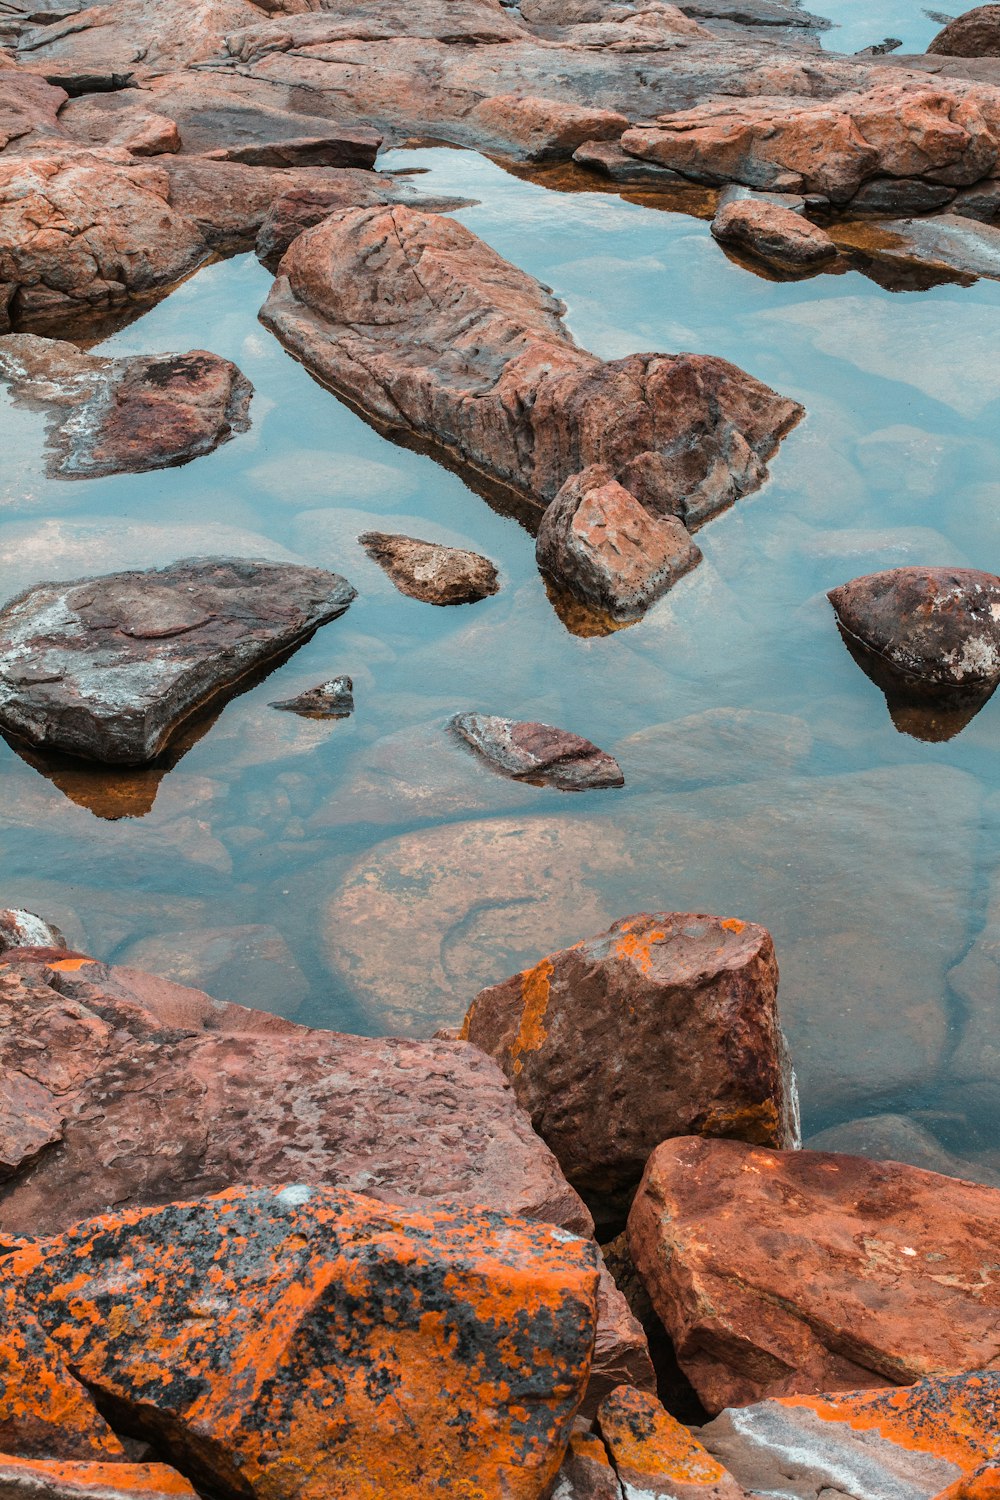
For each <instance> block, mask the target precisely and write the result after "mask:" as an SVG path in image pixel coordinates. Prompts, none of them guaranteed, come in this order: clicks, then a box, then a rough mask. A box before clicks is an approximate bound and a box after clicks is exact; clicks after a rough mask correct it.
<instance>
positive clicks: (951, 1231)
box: [628, 1137, 1000, 1412]
mask: <svg viewBox="0 0 1000 1500" xmlns="http://www.w3.org/2000/svg"><path fill="white" fill-rule="evenodd" d="M998 1235H1000V1191H997V1190H996V1189H995V1188H988V1187H981V1186H979V1185H978V1184H975V1183H971V1182H963V1181H960V1180H958V1179H956V1178H952V1177H942V1176H939V1175H938V1174H937V1173H935V1172H924V1171H921V1170H920V1169H919V1168H917V1167H906V1166H902V1165H900V1164H899V1163H898V1162H874V1161H868V1160H866V1159H865V1158H863V1157H854V1156H837V1155H833V1154H829V1153H827V1152H820V1151H795V1152H774V1151H766V1150H762V1149H760V1148H757V1147H753V1146H745V1145H742V1144H740V1143H738V1142H736V1141H718V1140H707V1139H696V1138H693V1137H691V1138H688V1139H683V1140H676V1141H667V1142H665V1143H664V1144H663V1145H662V1146H660V1147H659V1148H658V1149H657V1150H656V1151H655V1152H654V1153H653V1155H652V1157H651V1158H650V1161H649V1164H648V1166H647V1168H646V1172H645V1175H644V1177H643V1181H642V1185H641V1186H640V1188H639V1191H638V1193H637V1195H636V1198H635V1202H634V1203H633V1205H632V1211H631V1214H630V1216H629V1230H628V1239H629V1250H630V1253H631V1256H632V1260H633V1261H634V1263H635V1266H636V1268H637V1270H638V1271H639V1274H640V1276H641V1277H642V1280H643V1282H644V1283H645V1286H646V1288H647V1290H648V1292H649V1295H650V1297H651V1298H652V1301H653V1305H654V1307H655V1308H656V1311H657V1313H658V1314H659V1316H660V1318H661V1319H662V1321H663V1323H664V1324H665V1326H666V1328H667V1331H668V1332H669V1334H670V1336H671V1338H672V1339H673V1342H674V1345H675V1348H676V1350H677V1357H678V1360H679V1361H680V1365H681V1368H682V1369H683V1370H684V1372H685V1373H686V1374H687V1376H688V1377H689V1379H690V1380H691V1382H692V1384H693V1385H694V1387H695V1389H696V1391H697V1392H698V1395H699V1396H700V1397H701V1400H702V1401H703V1403H704V1404H705V1406H706V1407H707V1409H708V1410H709V1411H711V1412H717V1411H719V1410H721V1408H723V1407H725V1406H742V1405H744V1404H745V1403H747V1402H750V1401H758V1400H761V1399H763V1398H765V1397H769V1396H785V1395H791V1394H794V1395H797V1396H806V1395H809V1394H810V1393H815V1392H823V1391H827V1392H829V1391H849V1390H854V1389H857V1388H859V1387H863V1386H871V1387H875V1386H890V1385H909V1384H910V1383H912V1382H913V1381H915V1380H917V1379H920V1378H921V1377H924V1376H927V1375H932V1374H933V1375H958V1374H962V1373H965V1372H970V1371H974V1370H979V1369H984V1368H985V1369H993V1370H995V1368H996V1364H997V1345H996V1324H997V1317H998V1309H1000V1286H998V1285H997V1283H996V1280H995V1278H994V1277H993V1275H992V1273H991V1272H990V1271H989V1270H988V1269H987V1267H988V1266H990V1265H992V1263H993V1261H994V1260H995V1258H996V1245H997V1239H998Z"/></svg>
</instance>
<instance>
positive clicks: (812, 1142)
mask: <svg viewBox="0 0 1000 1500" xmlns="http://www.w3.org/2000/svg"><path fill="white" fill-rule="evenodd" d="M953 972H954V971H953ZM805 1145H806V1147H807V1148H808V1149H809V1150H810V1151H839V1152H841V1153H843V1154H845V1155H847V1156H867V1157H868V1158H869V1159H870V1160H872V1161H901V1162H905V1163H906V1165H907V1166H910V1167H923V1168H924V1170H925V1171H927V1172H940V1173H941V1174H942V1176H944V1177H964V1178H968V1179H969V1181H970V1182H985V1183H988V1184H990V1185H991V1186H993V1187H998V1186H1000V1178H996V1177H995V1176H994V1174H992V1173H991V1172H989V1170H988V1169H984V1168H983V1167H980V1166H979V1165H978V1164H976V1163H973V1162H970V1161H962V1160H961V1159H960V1158H959V1157H957V1156H953V1155H952V1153H951V1152H950V1151H946V1150H945V1148H944V1146H942V1144H941V1142H940V1141H939V1140H937V1139H936V1138H935V1137H934V1136H933V1135H931V1133H930V1131H929V1130H926V1129H925V1128H924V1126H922V1125H918V1124H917V1122H916V1120H911V1119H908V1118H907V1116H906V1115H868V1116H866V1117H865V1118H864V1119H860V1120H845V1121H844V1122H843V1123H842V1124H840V1125H830V1126H829V1127H828V1128H827V1129H826V1130H820V1131H818V1132H817V1134H816V1135H812V1136H810V1137H809V1139H808V1140H807V1141H806V1142H805Z"/></svg>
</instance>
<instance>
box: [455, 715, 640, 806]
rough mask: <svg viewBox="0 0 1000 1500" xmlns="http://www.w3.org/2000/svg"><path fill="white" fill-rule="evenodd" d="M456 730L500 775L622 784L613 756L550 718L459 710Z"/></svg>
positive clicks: (573, 787)
mask: <svg viewBox="0 0 1000 1500" xmlns="http://www.w3.org/2000/svg"><path fill="white" fill-rule="evenodd" d="M450 727H451V729H452V730H453V732H454V733H455V734H456V735H458V736H459V737H460V738H461V739H462V740H464V741H465V743H466V744H467V745H469V746H470V747H471V748H472V749H473V750H474V751H475V752H476V754H477V755H480V756H482V758H483V759H484V760H485V761H486V762H487V764H488V765H490V766H491V767H492V768H493V770H494V771H498V772H499V773H500V775H501V776H509V777H511V778H512V780H514V781H529V782H531V783H532V784H534V785H535V786H554V787H558V788H559V790H560V791H562V792H583V791H594V790H598V789H600V788H602V787H616V786H624V784H625V778H624V777H623V776H622V773H621V767H620V766H619V764H618V762H617V761H616V760H615V759H614V757H613V756H610V755H608V754H607V753H606V751H604V750H599V749H598V748H597V746H596V745H592V744H591V743H590V741H589V740H585V739H583V738H582V737H581V736H580V735H578V734H571V733H570V732H569V730H567V729H555V728H553V726H552V725H551V724H533V723H520V722H518V721H517V720H514V719H501V718H498V717H497V716H496V715H495V714H456V715H455V717H454V718H453V719H452V720H451V721H450Z"/></svg>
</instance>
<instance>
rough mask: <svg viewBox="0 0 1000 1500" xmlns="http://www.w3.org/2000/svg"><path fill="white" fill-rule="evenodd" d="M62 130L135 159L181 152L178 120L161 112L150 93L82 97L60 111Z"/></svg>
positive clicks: (130, 91) (126, 91)
mask: <svg viewBox="0 0 1000 1500" xmlns="http://www.w3.org/2000/svg"><path fill="white" fill-rule="evenodd" d="M59 124H60V126H61V128H62V130H63V131H64V132H65V133H66V134H67V135H70V136H72V137H73V139H74V140H77V141H82V142H83V143H85V144H86V145H88V146H121V147H122V148H123V149H124V150H125V151H131V153H132V155H133V156H161V155H164V154H172V153H173V152H176V151H179V150H180V149H181V136H180V131H179V130H178V129H177V121H176V120H174V119H173V118H172V117H171V116H169V115H166V114H161V113H158V112H157V110H156V108H155V102H154V101H152V100H150V98H149V96H148V94H146V93H145V92H141V91H139V90H136V89H120V90H114V91H112V92H108V93H105V92H101V93H86V94H81V95H80V97H79V98H77V99H71V100H70V101H69V103H68V104H66V105H64V106H63V108H62V110H61V111H60V117H59Z"/></svg>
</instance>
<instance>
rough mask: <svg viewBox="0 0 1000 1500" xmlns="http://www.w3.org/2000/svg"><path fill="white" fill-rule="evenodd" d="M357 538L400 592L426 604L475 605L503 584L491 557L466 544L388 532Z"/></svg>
mask: <svg viewBox="0 0 1000 1500" xmlns="http://www.w3.org/2000/svg"><path fill="white" fill-rule="evenodd" d="M358 541H359V542H360V543H361V545H362V547H364V549H365V551H366V552H367V553H368V556H369V557H370V558H371V559H372V561H373V562H377V563H378V564H379V566H380V567H381V568H383V569H384V570H385V572H386V573H388V575H389V577H390V578H391V579H392V581H393V583H394V584H395V585H396V587H397V589H399V592H400V593H401V594H407V595H408V596H409V597H410V598H411V599H419V600H421V602H422V603H424V604H474V603H475V602H476V601H477V600H479V599H488V598H489V596H490V595H491V594H495V593H496V592H497V590H498V589H499V587H500V579H499V576H498V574H497V570H496V568H495V567H494V565H493V563H491V562H490V560H489V558H488V557H482V556H481V555H480V554H479V553H478V552H469V551H467V550H466V549H465V548H463V547H443V546H441V545H440V543H438V542H422V541H420V540H419V539H418V538H417V537H412V536H398V535H394V534H392V533H390V532H385V531H366V532H363V533H362V535H361V536H359V537H358Z"/></svg>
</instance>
